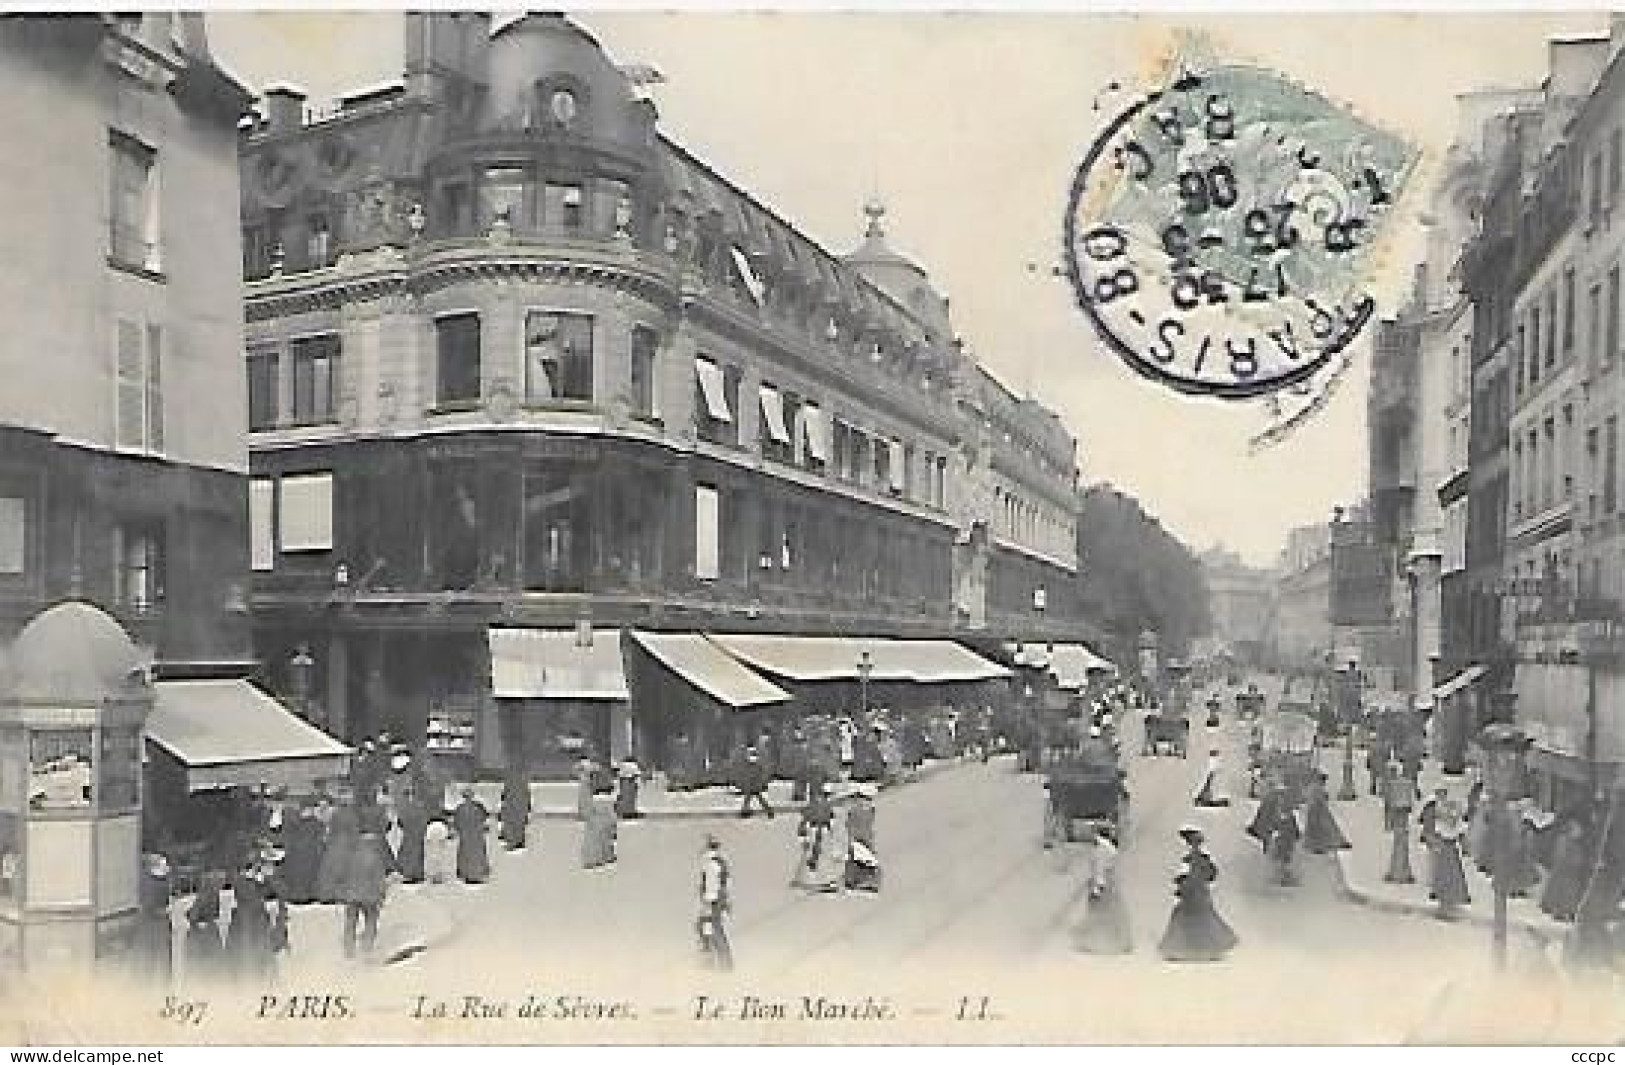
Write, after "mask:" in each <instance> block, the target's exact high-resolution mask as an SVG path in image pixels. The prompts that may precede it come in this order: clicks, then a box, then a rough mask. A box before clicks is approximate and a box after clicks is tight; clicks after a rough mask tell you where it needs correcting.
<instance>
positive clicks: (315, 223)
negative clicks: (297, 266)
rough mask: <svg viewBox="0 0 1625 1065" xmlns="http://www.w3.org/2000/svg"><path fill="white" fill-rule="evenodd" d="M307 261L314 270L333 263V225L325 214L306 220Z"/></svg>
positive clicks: (312, 216) (314, 215) (315, 215)
mask: <svg viewBox="0 0 1625 1065" xmlns="http://www.w3.org/2000/svg"><path fill="white" fill-rule="evenodd" d="M305 261H306V263H307V264H308V265H309V266H310V268H311V269H313V270H315V269H320V268H321V267H324V266H331V265H333V227H332V225H331V224H330V223H329V222H328V221H327V216H326V215H325V214H313V215H311V216H310V218H309V219H307V220H306V223H305Z"/></svg>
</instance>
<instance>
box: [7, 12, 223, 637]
mask: <svg viewBox="0 0 1625 1065" xmlns="http://www.w3.org/2000/svg"><path fill="white" fill-rule="evenodd" d="M0 53H3V57H4V61H3V62H0V84H3V85H4V87H5V90H6V95H7V98H8V99H9V100H11V101H13V103H12V105H11V106H8V107H7V108H6V109H5V112H4V114H3V115H0V142H3V143H6V144H9V145H11V146H12V149H11V150H9V151H7V152H4V153H0V154H3V159H0V184H3V186H4V187H5V188H6V190H7V195H8V209H9V211H10V222H9V223H8V224H7V225H6V226H4V227H0V242H3V243H4V247H5V252H6V256H7V259H8V261H9V263H10V266H9V267H8V269H7V270H6V272H5V277H4V280H3V281H0V305H3V306H4V309H5V312H6V320H7V322H8V329H7V334H6V341H5V342H4V343H0V376H3V378H4V380H5V382H6V384H5V387H4V388H0V646H3V645H4V644H6V643H9V642H10V641H11V640H12V639H13V638H14V637H15V636H16V635H17V632H18V631H19V629H20V628H21V626H22V625H23V623H24V622H25V621H26V620H27V619H28V618H29V617H31V616H33V615H34V614H35V613H37V612H38V611H39V610H40V609H41V608H42V607H44V606H46V605H47V604H50V603H53V602H56V601H59V600H62V599H66V598H83V599H88V600H91V601H93V602H95V603H96V604H97V605H99V606H101V607H103V608H105V609H106V610H107V611H108V612H110V613H111V614H112V615H113V616H114V617H116V618H117V619H118V620H119V622H120V623H122V624H123V625H124V627H125V628H126V629H127V630H128V631H129V632H130V633H131V635H132V636H133V637H134V638H135V639H136V640H137V641H138V642H139V643H140V644H142V645H144V646H145V647H146V648H147V649H148V652H149V653H153V654H156V656H157V657H158V658H159V659H160V660H161V661H162V662H164V663H167V664H168V665H169V666H171V667H174V668H177V669H178V668H179V667H180V666H181V664H192V665H199V664H211V665H212V664H219V663H228V662H238V663H240V662H243V661H245V660H246V659H247V658H248V653H249V619H248V591H249V590H248V587H247V580H248V557H247V542H248V541H247V477H246V474H247V466H248V448H247V443H246V436H245V433H244V425H245V423H246V415H245V411H244V400H243V388H242V361H241V351H242V341H243V324H242V314H241V309H242V291H241V286H240V285H239V284H238V283H237V281H236V267H237V262H238V241H239V228H238V224H237V218H236V216H235V212H234V210H233V208H234V206H235V204H236V202H237V122H238V119H239V117H240V116H241V115H242V114H243V112H244V111H245V110H246V108H247V106H248V104H249V102H250V101H249V98H248V96H247V94H246V93H245V92H244V91H243V90H242V89H241V88H240V87H239V86H237V85H236V84H235V83H234V82H233V81H231V79H230V78H228V77H227V76H226V75H225V74H223V73H222V72H221V71H220V70H219V68H218V67H217V66H216V65H215V64H214V63H213V61H212V60H211V58H210V54H209V47H208V41H207V39H206V37H205V35H204V27H203V16H201V15H177V16H170V15H160V14H146V15H142V14H132V15H120V16H110V15H109V16H75V17H39V18H9V19H5V20H4V21H3V22H0Z"/></svg>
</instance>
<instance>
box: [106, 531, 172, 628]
mask: <svg viewBox="0 0 1625 1065" xmlns="http://www.w3.org/2000/svg"><path fill="white" fill-rule="evenodd" d="M115 539H116V541H117V549H118V560H117V561H118V589H117V595H118V605H119V606H121V607H124V608H126V609H128V610H135V611H145V610H151V609H153V608H154V607H156V606H158V605H159V603H161V602H162V601H163V596H164V527H163V525H162V524H161V523H159V522H151V521H145V522H129V523H126V524H124V525H120V526H119V527H118V529H117V535H116V537H115Z"/></svg>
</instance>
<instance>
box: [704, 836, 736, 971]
mask: <svg viewBox="0 0 1625 1065" xmlns="http://www.w3.org/2000/svg"><path fill="white" fill-rule="evenodd" d="M730 879H731V877H730V872H729V869H728V859H727V858H726V857H724V856H723V853H722V841H721V840H719V839H717V837H715V836H712V835H707V836H706V837H705V850H704V851H703V852H702V853H701V855H700V913H699V917H698V918H697V919H696V920H695V922H694V929H695V931H696V933H698V935H699V939H700V952H701V954H702V955H703V956H704V958H705V961H706V964H708V965H709V966H710V967H712V968H714V969H721V970H724V971H726V970H729V969H732V968H733V967H734V959H733V946H732V944H730V943H729V942H728V927H727V916H728V911H729V910H731V909H732V908H733V898H732V895H731V889H732V885H731V884H730V882H729V881H730Z"/></svg>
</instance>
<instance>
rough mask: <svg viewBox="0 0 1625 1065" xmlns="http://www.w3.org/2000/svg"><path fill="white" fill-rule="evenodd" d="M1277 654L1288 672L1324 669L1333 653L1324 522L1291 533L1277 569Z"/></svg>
mask: <svg viewBox="0 0 1625 1065" xmlns="http://www.w3.org/2000/svg"><path fill="white" fill-rule="evenodd" d="M1274 601H1275V610H1274V616H1273V618H1272V619H1271V637H1272V647H1273V654H1274V657H1275V659H1276V661H1277V662H1278V663H1279V664H1280V665H1281V666H1282V667H1283V668H1285V669H1289V670H1291V669H1318V668H1322V667H1324V666H1325V662H1326V654H1327V652H1329V651H1330V650H1331V649H1332V621H1331V529H1330V528H1329V526H1327V525H1326V524H1325V523H1324V522H1323V523H1320V524H1317V525H1305V526H1300V527H1299V528H1296V529H1293V530H1292V531H1291V532H1290V533H1288V534H1287V541H1286V546H1285V547H1284V548H1283V549H1282V551H1281V556H1280V561H1279V562H1278V563H1277V564H1276V567H1275V597H1274Z"/></svg>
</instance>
